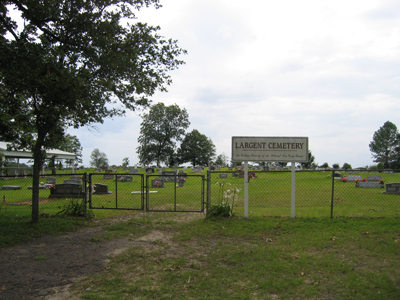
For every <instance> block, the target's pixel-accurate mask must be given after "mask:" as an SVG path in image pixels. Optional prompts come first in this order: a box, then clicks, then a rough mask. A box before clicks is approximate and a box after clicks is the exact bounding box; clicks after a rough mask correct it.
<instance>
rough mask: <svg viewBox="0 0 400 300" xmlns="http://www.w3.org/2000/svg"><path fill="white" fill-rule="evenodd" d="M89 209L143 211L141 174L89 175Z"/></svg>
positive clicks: (142, 178) (142, 181) (142, 179)
mask: <svg viewBox="0 0 400 300" xmlns="http://www.w3.org/2000/svg"><path fill="white" fill-rule="evenodd" d="M88 183H89V198H88V199H89V200H88V202H89V208H91V209H125V210H143V208H144V199H145V195H144V193H145V189H144V175H143V174H126V173H124V174H122V173H120V174H119V173H101V174H99V173H90V174H89V182H88Z"/></svg>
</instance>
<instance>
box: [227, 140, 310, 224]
mask: <svg viewBox="0 0 400 300" xmlns="http://www.w3.org/2000/svg"><path fill="white" fill-rule="evenodd" d="M232 161H244V176H243V177H244V216H245V217H246V218H247V217H248V216H249V186H248V185H249V177H248V172H249V168H248V162H249V161H257V162H258V161H279V162H291V163H292V205H291V206H292V212H291V216H292V218H294V217H295V207H296V170H295V163H296V162H300V163H301V162H308V137H259V136H258V137H254V136H250V137H249V136H247V137H244V136H233V137H232Z"/></svg>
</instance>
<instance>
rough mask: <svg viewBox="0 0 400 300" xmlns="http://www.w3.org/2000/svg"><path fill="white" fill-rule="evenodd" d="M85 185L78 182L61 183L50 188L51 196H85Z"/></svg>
mask: <svg viewBox="0 0 400 300" xmlns="http://www.w3.org/2000/svg"><path fill="white" fill-rule="evenodd" d="M82 188H83V187H82V186H80V185H78V184H72V183H61V184H56V185H55V186H54V188H52V189H50V198H84V197H85V192H84V190H83V189H82Z"/></svg>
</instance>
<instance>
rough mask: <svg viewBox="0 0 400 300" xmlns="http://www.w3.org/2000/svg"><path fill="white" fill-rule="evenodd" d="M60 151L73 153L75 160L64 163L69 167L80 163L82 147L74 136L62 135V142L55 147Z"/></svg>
mask: <svg viewBox="0 0 400 300" xmlns="http://www.w3.org/2000/svg"><path fill="white" fill-rule="evenodd" d="M57 148H58V149H60V150H63V151H66V152H70V153H75V155H76V158H75V159H67V160H66V163H67V164H68V165H70V166H72V165H75V164H77V163H82V149H83V148H82V145H81V142H80V141H79V139H78V137H77V136H76V135H70V134H68V133H67V134H66V135H64V138H63V140H62V141H61V143H60V144H59V145H58V147H57Z"/></svg>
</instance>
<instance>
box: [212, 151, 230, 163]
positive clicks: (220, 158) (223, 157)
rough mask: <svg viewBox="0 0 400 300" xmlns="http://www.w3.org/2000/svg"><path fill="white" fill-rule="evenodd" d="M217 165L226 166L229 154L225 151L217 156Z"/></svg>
mask: <svg viewBox="0 0 400 300" xmlns="http://www.w3.org/2000/svg"><path fill="white" fill-rule="evenodd" d="M214 163H215V164H216V165H220V166H226V165H227V164H228V156H226V154H225V153H221V154H220V155H218V156H217V159H216V160H215V162H214Z"/></svg>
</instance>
